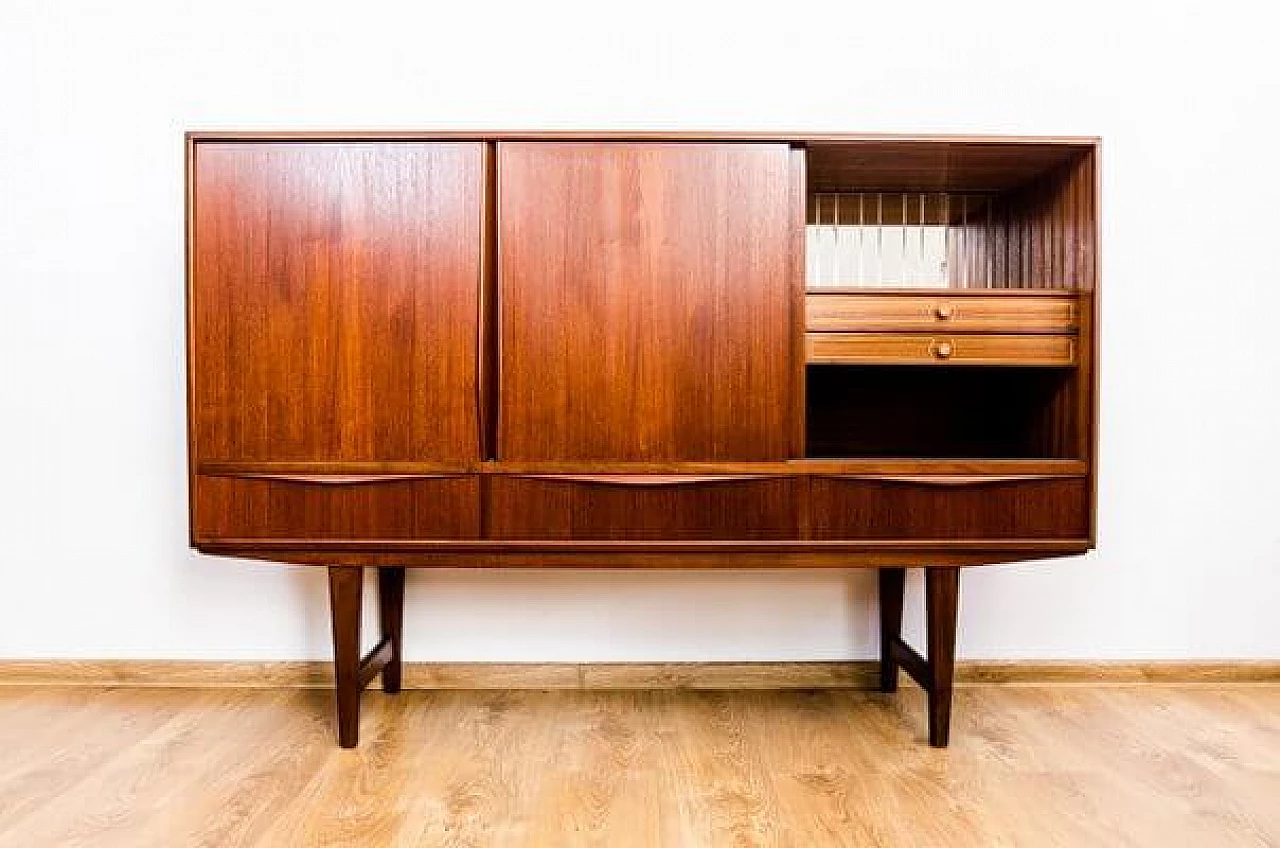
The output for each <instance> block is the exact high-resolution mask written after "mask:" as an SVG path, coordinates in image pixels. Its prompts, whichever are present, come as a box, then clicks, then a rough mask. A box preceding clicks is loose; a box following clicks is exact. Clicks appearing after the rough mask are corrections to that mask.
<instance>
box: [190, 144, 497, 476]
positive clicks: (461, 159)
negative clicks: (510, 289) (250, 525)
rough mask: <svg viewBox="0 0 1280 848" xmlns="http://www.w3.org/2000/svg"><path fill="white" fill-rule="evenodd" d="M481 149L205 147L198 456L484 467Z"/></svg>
mask: <svg viewBox="0 0 1280 848" xmlns="http://www.w3.org/2000/svg"><path fill="white" fill-rule="evenodd" d="M481 154H482V146H481V145H480V144H437V143H409V142H387V143H364V142H361V143H355V142H351V143H336V142H299V143H270V142H243V143H222V142H210V141H204V142H199V143H197V144H196V148H195V153H194V157H195V160H194V173H193V178H194V183H193V198H192V201H193V217H192V228H193V232H192V237H193V238H192V252H193V255H192V272H193V280H192V292H191V295H192V302H191V332H192V348H193V350H192V354H193V367H194V371H193V378H194V379H193V389H194V393H193V410H192V411H193V413H194V417H195V421H194V422H193V423H194V424H195V428H196V430H195V433H196V439H195V441H196V445H195V447H196V453H197V455H198V457H199V458H200V459H201V460H239V461H255V460H276V461H280V460H331V461H341V460H352V461H355V460H419V461H421V460H474V459H478V458H479V436H478V433H479V431H478V426H477V412H476V354H477V321H478V297H479V285H480V255H481V250H480V233H481V220H480V207H481V198H482V194H483V188H482V170H483V169H482V166H481Z"/></svg>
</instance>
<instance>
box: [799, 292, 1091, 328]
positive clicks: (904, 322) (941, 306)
mask: <svg viewBox="0 0 1280 848" xmlns="http://www.w3.org/2000/svg"><path fill="white" fill-rule="evenodd" d="M806 304H807V305H806V315H807V327H808V329H809V330H811V331H816V332H878V331H884V330H899V331H902V332H908V331H920V330H924V331H928V332H939V331H946V332H957V333H1071V332H1075V330H1076V329H1077V305H1076V298H1075V296H1074V295H1062V296H1061V297H1058V296H1046V295H1040V294H1037V295H1026V296H1018V295H999V296H986V297H984V296H981V295H964V296H957V297H946V296H939V295H933V294H928V295H917V294H906V295H884V294H810V295H808V297H807V298H806Z"/></svg>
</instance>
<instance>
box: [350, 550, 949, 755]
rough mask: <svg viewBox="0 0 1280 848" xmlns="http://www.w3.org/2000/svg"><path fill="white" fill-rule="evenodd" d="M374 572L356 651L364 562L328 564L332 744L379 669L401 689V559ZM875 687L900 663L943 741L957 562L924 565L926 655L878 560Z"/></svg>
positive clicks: (895, 581)
mask: <svg viewBox="0 0 1280 848" xmlns="http://www.w3.org/2000/svg"><path fill="white" fill-rule="evenodd" d="M371 567H373V568H376V570H377V575H378V606H379V622H380V624H381V630H382V633H381V637H380V639H379V641H378V644H377V645H375V646H374V647H373V649H372V650H370V651H369V653H368V654H363V655H362V654H361V652H360V614H361V602H362V599H363V587H364V571H365V566H360V565H333V566H329V606H330V612H331V615H332V622H333V656H334V680H335V688H336V696H337V697H336V701H337V720H338V745H339V746H340V747H343V748H354V747H356V745H357V744H359V741H360V694H361V693H362V692H363V691H364V690H365V689H366V688H367V687H368V686H369V684H370V683H372V682H373V679H374V678H375V677H378V676H379V675H381V677H382V691H384V692H387V693H396V692H399V691H400V682H401V677H402V670H403V666H404V663H403V658H402V652H401V651H402V641H403V638H402V637H403V631H404V581H405V567H404V566H385V565H384V566H371ZM879 576H880V646H881V647H880V689H881V691H883V692H896V691H897V690H898V672H899V671H900V670H901V671H905V672H906V673H907V674H908V675H910V676H911V678H912V679H913V680H915V682H916V683H918V684H919V685H920V688H922V689H924V690H925V692H926V693H927V694H928V698H929V744H930V745H932V746H933V747H935V748H945V747H947V743H948V740H949V737H950V728H951V693H952V689H953V683H954V680H955V642H956V612H957V607H958V604H957V602H958V599H959V586H960V569H959V568H958V567H953V566H948V567H939V566H928V567H926V568H925V607H926V611H927V624H926V629H927V641H928V657H927V658H926V657H924V656H921V655H920V653H919V652H917V651H916V650H915V649H914V648H912V647H911V646H910V645H908V644H907V643H906V642H904V641H903V639H902V605H903V596H904V594H905V588H906V568H896V567H895V568H881V569H879Z"/></svg>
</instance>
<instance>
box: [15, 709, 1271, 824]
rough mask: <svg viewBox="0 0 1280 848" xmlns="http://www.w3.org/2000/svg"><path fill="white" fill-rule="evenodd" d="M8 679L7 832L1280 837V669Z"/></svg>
mask: <svg viewBox="0 0 1280 848" xmlns="http://www.w3.org/2000/svg"><path fill="white" fill-rule="evenodd" d="M364 703H365V709H364V721H363V726H362V729H363V736H362V744H361V747H360V748H359V749H358V750H355V751H342V750H339V749H338V748H337V747H336V746H335V745H334V740H333V729H332V722H331V718H330V706H331V705H330V700H329V693H328V692H325V691H316V690H310V691H308V690H252V689H224V690H196V689H187V690H184V689H108V688H89V687H85V688H53V687H31V688H23V687H2V688H0V845H2V846H6V848H7V846H21V848H42V846H59V848H61V847H62V846H75V845H85V846H95V848H104V847H105V846H131V848H138V847H139V846H166V848H176V846H187V845H202V846H236V845H255V846H303V845H335V846H336V845H341V846H362V845H378V846H383V845H456V846H464V845H476V846H480V845H501V846H508V845H512V846H514V845H520V846H524V845H539V846H541V845H546V846H575V845H599V846H610V848H620V847H621V846H646V848H647V847H648V846H667V845H670V846H720V845H726V846H746V845H786V846H826V845H858V846H872V845H880V846H952V845H964V846H970V845H972V846H984V848H987V846H1002V845H1008V846H1039V845H1064V846H1108V848H1109V846H1126V845H1135V846H1162V848H1163V846H1197V848H1200V846H1207V848H1218V846H1232V845H1275V846H1280V686H1274V685H1233V686H1203V685H1201V686H1160V685H1142V686H1110V687H1085V686H1049V687H1014V686H975V687H966V688H961V689H959V690H958V691H957V692H956V714H955V719H954V721H955V724H954V726H953V731H952V746H951V748H950V749H949V750H945V751H940V750H933V749H930V748H928V747H927V746H926V745H925V744H924V742H923V736H924V717H923V716H924V712H923V698H922V697H921V693H920V692H919V691H918V690H916V689H914V688H908V687H906V686H905V685H904V688H903V691H902V692H900V693H899V694H898V695H897V696H892V697H891V696H884V695H879V694H874V693H869V692H860V691H823V692H813V693H807V692H758V691H757V692H680V691H661V692H617V691H614V692H590V691H585V692H584V691H566V692H466V691H455V692H405V693H404V694H402V695H399V696H395V697H389V696H386V695H383V694H381V693H377V692H371V693H369V694H368V695H366V696H365V702H364Z"/></svg>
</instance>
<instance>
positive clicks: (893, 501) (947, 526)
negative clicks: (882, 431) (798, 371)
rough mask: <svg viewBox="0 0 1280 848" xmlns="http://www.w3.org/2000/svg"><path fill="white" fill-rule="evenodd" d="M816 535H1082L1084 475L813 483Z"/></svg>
mask: <svg viewBox="0 0 1280 848" xmlns="http://www.w3.org/2000/svg"><path fill="white" fill-rule="evenodd" d="M811 486H812V488H811V490H810V502H811V518H810V520H811V525H810V526H811V531H812V535H813V538H815V539H1083V538H1086V537H1087V536H1088V535H1089V491H1088V481H1087V480H1086V479H1085V478H1084V477H1063V478H1044V479H1017V478H1000V477H992V478H988V479H983V478H982V477H973V478H968V477H963V476H937V477H928V476H922V477H897V478H895V477H892V476H885V477H881V478H879V479H873V478H869V477H867V478H843V477H841V478H836V477H814V478H813V479H812V482H811Z"/></svg>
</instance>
